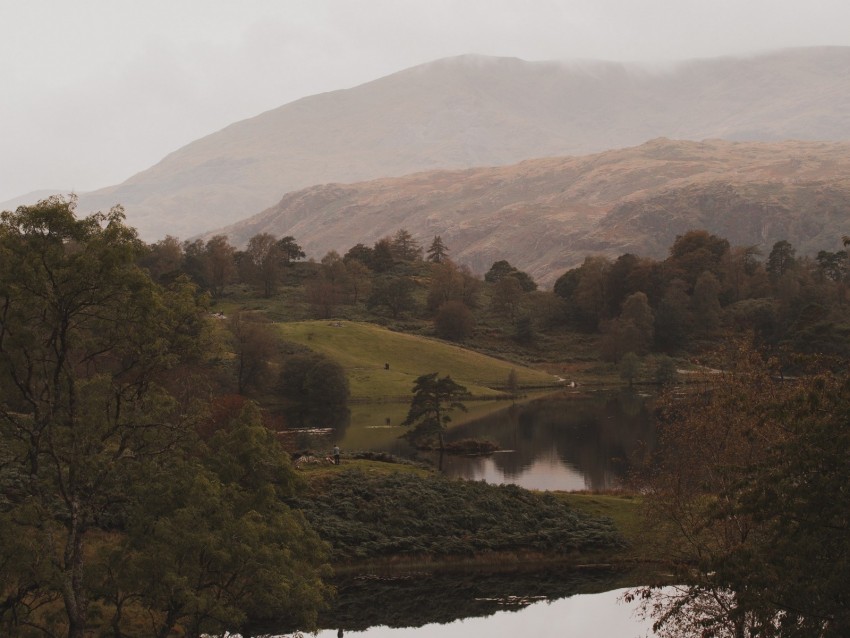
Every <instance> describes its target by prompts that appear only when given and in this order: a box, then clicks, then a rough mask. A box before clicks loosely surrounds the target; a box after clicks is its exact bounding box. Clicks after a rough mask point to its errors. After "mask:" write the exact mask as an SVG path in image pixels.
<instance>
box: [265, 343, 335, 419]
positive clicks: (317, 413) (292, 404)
mask: <svg viewBox="0 0 850 638" xmlns="http://www.w3.org/2000/svg"><path fill="white" fill-rule="evenodd" d="M278 392H279V394H280V396H281V398H282V399H284V401H285V404H286V405H285V412H286V415H287V417H288V418H289V419H290V420H291V421H292V422H293V423H296V424H298V425H314V426H328V425H329V424H335V423H339V422H340V421H342V420H344V418H345V417H346V416H347V413H348V397H349V385H348V378H347V377H346V374H345V370H344V369H343V367H342V366H341V365H339V364H338V363H337V362H336V361H334V360H333V359H330V358H328V357H326V356H324V355H321V354H318V353H315V352H309V353H299V354H291V355H289V356H287V357H286V358H285V359H284V361H283V365H282V366H281V371H280V380H279V382H278Z"/></svg>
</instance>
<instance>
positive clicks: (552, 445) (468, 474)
mask: <svg viewBox="0 0 850 638" xmlns="http://www.w3.org/2000/svg"><path fill="white" fill-rule="evenodd" d="M650 403H651V399H650V398H649V397H647V396H645V395H639V394H636V393H632V392H628V391H622V392H598V393H587V394H581V393H568V392H564V393H561V394H556V395H549V396H547V397H543V398H539V399H534V400H531V401H528V402H524V403H517V404H513V405H506V404H503V403H494V402H480V403H479V404H469V405H468V407H469V408H470V413H469V415H462V414H455V415H453V416H454V418H455V419H456V422H457V423H458V425H455V426H453V427H452V428H451V429H450V430H449V432H448V434H447V437H446V438H447V440H449V441H451V440H457V439H463V438H488V439H492V440H494V441H496V442H497V443H498V444H499V446H500V447H501V448H502V451H501V452H499V453H497V454H493V455H492V456H487V457H460V456H444V457H443V459H440V458H439V455H438V454H437V453H426V454H423V453H421V452H417V451H416V450H414V449H413V448H412V447H411V446H410V445H409V444H408V443H407V441H405V440H403V439H401V438H399V437H400V436H401V435H402V434H403V433H404V432H405V429H404V428H402V427H399V426H398V425H397V424H398V423H400V422H401V421H402V420H403V419H404V416H405V414H406V412H407V406H406V405H404V404H401V403H398V404H390V403H385V404H380V403H379V404H361V405H355V406H352V412H351V418H350V420H349V421H346V422H345V423H340V424H337V425H336V428H335V429H334V430H333V431H332V432H331V433H330V434H323V433H322V432H318V431H315V430H309V431H307V430H304V431H301V432H297V433H292V434H291V435H290V436H289V437H288V438H287V439H286V444H287V446H288V447H289V448H290V449H292V450H304V449H313V450H316V451H319V452H325V453H326V452H328V451H330V449H331V448H332V447H333V446H334V444H339V445H340V446H341V447H342V449H343V454H345V453H350V452H354V451H366V450H368V451H373V452H387V453H390V454H394V455H396V456H401V457H406V458H423V457H425V458H427V459H428V460H430V461H431V462H432V463H433V464H434V465H435V466H436V467H441V468H442V469H443V471H444V472H445V473H446V474H448V475H450V476H457V477H462V478H467V479H472V480H484V481H487V482H488V483H496V484H499V483H513V484H516V485H519V486H521V487H526V488H530V489H543V490H584V489H589V490H604V489H611V488H614V487H617V486H618V484H619V483H620V482H621V481H622V479H623V478H624V477H625V475H626V474H627V473H628V470H629V468H630V467H631V464H632V463H633V461H634V458H635V455H636V454H639V453H641V452H642V451H643V452H645V451H646V450H650V449H652V447H653V445H654V441H655V426H654V422H653V419H652V409H651V405H650ZM463 419H465V421H463Z"/></svg>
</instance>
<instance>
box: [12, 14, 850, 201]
mask: <svg viewBox="0 0 850 638" xmlns="http://www.w3.org/2000/svg"><path fill="white" fill-rule="evenodd" d="M848 25H850V2H848V1H847V0H807V1H805V2H802V1H799V0H793V1H792V0H699V1H697V0H230V1H224V0H72V1H71V0H26V1H24V0H0V96H2V97H0V151H1V152H0V202H2V201H5V200H7V199H10V198H12V197H15V196H19V195H23V194H26V193H29V192H31V191H35V190H40V189H61V190H63V191H71V190H73V191H76V192H84V191H88V190H94V189H97V188H101V187H104V186H110V185H113V184H117V183H120V182H122V181H124V180H125V179H127V178H128V177H130V176H132V175H133V174H135V173H137V172H139V171H141V170H144V169H145V168H148V167H150V166H152V165H153V164H155V163H156V162H158V161H159V160H160V159H162V158H163V157H165V156H166V155H167V154H168V153H170V152H172V151H174V150H177V149H178V148H180V147H182V146H184V145H185V144H188V143H189V142H191V141H193V140H196V139H198V138H200V137H203V136H205V135H208V134H210V133H213V132H215V131H218V130H220V129H222V128H224V127H225V126H227V125H228V124H231V123H233V122H236V121H239V120H242V119H245V118H248V117H252V116H254V115H258V114H259V113H262V112H264V111H267V110H269V109H273V108H276V107H278V106H281V105H283V104H286V103H288V102H291V101H293V100H296V99H298V98H301V97H305V96H307V95H313V94H316V93H321V92H325V91H332V90H336V89H344V88H349V87H352V86H356V85H358V84H362V83H364V82H368V81H370V80H373V79H377V78H379V77H382V76H385V75H388V74H390V73H393V72H395V71H399V70H401V69H404V68H407V67H410V66H414V65H417V64H422V63H426V62H430V61H432V60H436V59H439V58H443V57H448V56H454V55H461V54H466V53H475V54H481V55H493V56H508V57H519V58H522V59H524V60H573V59H603V60H611V61H624V62H640V63H652V64H657V63H665V62H671V61H678V60H686V59H693V58H708V57H719V56H738V55H749V54H754V53H761V52H766V51H771V50H775V49H782V48H788V47H800V46H825V45H839V46H850V28H848Z"/></svg>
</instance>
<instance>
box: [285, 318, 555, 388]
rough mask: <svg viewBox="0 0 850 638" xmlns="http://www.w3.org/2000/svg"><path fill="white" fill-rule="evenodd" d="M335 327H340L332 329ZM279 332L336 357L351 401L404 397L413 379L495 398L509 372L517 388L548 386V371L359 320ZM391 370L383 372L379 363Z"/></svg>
mask: <svg viewBox="0 0 850 638" xmlns="http://www.w3.org/2000/svg"><path fill="white" fill-rule="evenodd" d="M337 326H339V327H337ZM278 328H279V330H280V333H281V335H282V336H283V337H284V338H285V339H287V340H289V341H292V342H295V343H299V344H301V345H304V346H307V347H309V348H310V349H312V350H315V351H317V352H321V353H323V354H326V355H328V356H330V357H332V358H333V359H335V360H336V361H338V362H339V363H340V364H341V365H342V366H343V367H344V368H345V370H346V373H347V374H348V380H349V383H350V384H351V396H352V398H353V399H355V400H381V399H404V400H405V401H406V400H408V398H409V397H410V390H411V388H412V387H413V382H414V380H415V379H416V377H418V376H420V375H422V374H427V373H429V372H438V373H439V374H440V375H441V376H443V375H451V377H452V378H453V379H454V380H455V381H457V382H458V383H460V384H462V385H465V386H466V387H467V389H468V390H469V391H470V392H471V393H472V394H474V395H477V396H496V395H498V394H500V391H499V390H497V389H496V388H499V387H504V385H505V382H506V379H507V377H508V373H509V372H510V371H511V369H514V370H516V373H517V376H518V380H519V384H520V386H523V385H525V386H539V385H543V384H552V383H553V382H554V381H555V379H554V377H553V376H552V375H551V374H548V373H546V372H541V371H540V370H534V369H532V368H527V367H523V366H519V365H516V364H513V363H510V362H507V361H502V360H499V359H495V358H492V357H488V356H486V355H482V354H478V353H476V352H472V351H470V350H466V349H464V348H461V347H459V346H455V345H451V344H447V343H444V342H442V341H438V340H436V339H428V338H426V337H420V336H414V335H408V334H403V333H399V332H392V331H390V330H387V329H386V328H381V327H380V326H376V325H373V324H367V323H359V322H349V321H342V322H330V321H303V322H296V323H281V324H278ZM385 363H389V366H390V369H389V370H385V369H384V364H385Z"/></svg>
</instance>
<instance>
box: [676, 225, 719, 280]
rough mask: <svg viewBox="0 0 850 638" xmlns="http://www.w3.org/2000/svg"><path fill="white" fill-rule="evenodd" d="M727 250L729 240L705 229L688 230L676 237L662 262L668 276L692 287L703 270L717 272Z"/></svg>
mask: <svg viewBox="0 0 850 638" xmlns="http://www.w3.org/2000/svg"><path fill="white" fill-rule="evenodd" d="M728 252H729V242H728V241H727V240H725V239H723V238H722V237H718V236H716V235H712V234H711V233H709V232H708V231H705V230H689V231H688V232H686V233H685V234H684V235H679V236H678V237H676V240H675V241H674V242H673V245H672V246H671V247H670V256H669V257H668V258H667V260H666V261H665V262H664V264H665V267H666V269H667V270H668V272H669V273H670V274H669V277H670V278H673V277H677V278H679V279H682V280H684V281H685V282H687V284H688V287H689V289H692V288H693V285H694V283H695V282H696V280H697V277H699V276H700V275H701V274H702V273H703V272H705V271H709V272H711V273H713V274H715V275H717V274H719V272H720V270H721V264H722V262H723V259H724V257H725V256H726V254H727V253H728Z"/></svg>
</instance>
